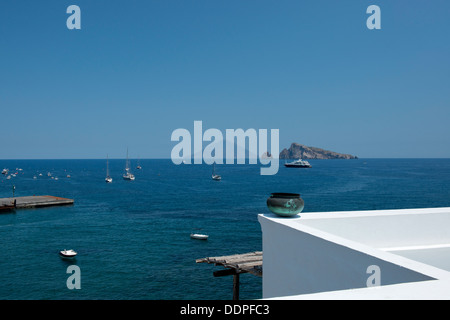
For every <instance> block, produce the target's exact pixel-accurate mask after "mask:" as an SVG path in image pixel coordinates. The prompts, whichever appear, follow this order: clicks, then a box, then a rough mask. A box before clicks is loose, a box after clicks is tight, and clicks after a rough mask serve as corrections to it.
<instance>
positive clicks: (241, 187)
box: [0, 159, 450, 300]
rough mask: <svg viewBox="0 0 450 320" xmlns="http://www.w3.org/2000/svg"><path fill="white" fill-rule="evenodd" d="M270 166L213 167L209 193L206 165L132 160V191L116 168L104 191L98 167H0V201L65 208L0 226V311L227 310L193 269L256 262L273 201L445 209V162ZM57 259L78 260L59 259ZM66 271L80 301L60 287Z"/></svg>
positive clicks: (246, 287) (209, 272)
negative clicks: (109, 307) (115, 303)
mask: <svg viewBox="0 0 450 320" xmlns="http://www.w3.org/2000/svg"><path fill="white" fill-rule="evenodd" d="M280 162H281V163H280V168H279V171H278V173H277V174H276V175H273V176H262V175H260V167H259V165H252V164H241V165H238V164H234V165H225V164H224V165H216V169H215V170H216V173H217V174H220V175H221V176H222V180H221V181H214V180H212V179H211V172H212V167H211V166H210V165H207V164H201V165H194V164H191V165H188V164H181V165H175V164H173V163H172V161H171V160H170V159H140V160H139V164H140V166H141V167H142V169H140V170H138V169H137V168H136V166H137V163H138V161H137V160H132V161H131V164H132V166H131V168H132V172H133V173H134V174H135V176H136V180H135V181H125V180H123V179H122V174H123V172H124V167H125V160H124V159H110V160H109V171H110V174H111V176H112V178H113V182H112V183H110V184H107V183H105V180H104V179H105V176H106V160H0V170H1V169H3V168H8V169H9V170H10V173H14V174H16V175H15V177H12V178H10V179H7V177H6V176H5V175H1V176H0V198H6V197H12V196H13V192H14V195H15V196H17V197H19V196H30V195H53V196H59V197H64V198H70V199H74V201H75V202H74V204H73V205H69V206H61V207H47V208H36V209H22V210H16V212H14V213H2V214H0V239H1V242H0V299H2V300H8V299H11V300H23V299H30V300H68V299H70V300H76V299H80V300H91V299H92V300H93V299H100V300H229V299H232V294H233V277H231V276H225V277H214V276H213V272H214V271H218V270H222V267H221V266H215V265H213V264H206V263H196V259H199V258H205V257H212V256H223V255H231V254H239V253H247V252H252V251H260V250H262V232H261V226H260V224H259V222H258V214H265V213H269V210H268V209H267V205H266V200H267V198H268V197H269V196H270V194H271V193H273V192H290V193H299V194H300V195H301V197H302V199H303V200H304V201H305V207H304V210H303V212H322V211H348V210H381V209H405V208H428V207H430V208H431V207H450V159H352V160H310V163H311V165H312V168H308V169H306V168H301V169H299V168H286V167H284V166H283V160H281V161H280ZM49 173H50V175H51V176H49ZM40 174H42V175H40ZM68 176H69V177H68ZM34 177H36V178H34ZM56 178H57V179H56ZM300 216H301V213H300ZM192 232H195V233H203V234H208V235H209V239H208V240H206V241H202V240H195V239H191V238H190V234H191V233H192ZM64 249H73V250H75V251H77V252H78V255H77V257H76V259H75V260H73V261H68V260H63V259H61V258H60V257H59V255H58V252H59V251H60V250H64ZM280 263H282V261H280ZM73 265H76V266H77V267H78V269H77V270H78V273H77V275H78V278H77V279H78V280H79V281H78V283H79V284H80V287H79V289H77V288H73V287H72V288H70V286H69V285H68V282H69V278H70V277H72V276H73V275H74V274H75V273H73V272H74V271H73V269H72V268H71V267H72V266H73ZM260 298H262V279H261V278H260V277H257V276H255V275H252V274H242V275H241V277H240V299H260Z"/></svg>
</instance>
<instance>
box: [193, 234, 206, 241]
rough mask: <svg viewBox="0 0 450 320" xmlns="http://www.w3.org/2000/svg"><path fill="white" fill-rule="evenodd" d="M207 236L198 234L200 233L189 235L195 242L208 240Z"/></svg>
mask: <svg viewBox="0 0 450 320" xmlns="http://www.w3.org/2000/svg"><path fill="white" fill-rule="evenodd" d="M208 237H209V236H208V235H207V234H200V233H191V238H192V239H197V240H208Z"/></svg>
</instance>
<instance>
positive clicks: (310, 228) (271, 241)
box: [258, 208, 450, 299]
mask: <svg viewBox="0 0 450 320" xmlns="http://www.w3.org/2000/svg"><path fill="white" fill-rule="evenodd" d="M258 219H259V222H260V224H261V228H262V235H263V298H264V299H267V298H277V297H278V298H280V297H281V298H283V297H288V296H289V297H290V298H292V297H295V298H296V299H297V298H298V299H303V298H306V299H309V298H311V294H315V295H317V294H318V293H321V295H320V297H321V298H330V299H333V297H335V298H339V299H342V298H345V297H346V296H347V297H348V298H350V299H353V298H354V297H355V295H357V296H359V297H361V298H362V299H364V297H367V298H370V299H373V298H380V299H384V298H386V297H390V298H393V299H396V298H398V299H403V298H411V296H413V297H417V299H426V298H433V299H434V298H435V295H436V292H443V293H444V294H443V295H442V294H441V295H439V296H440V297H443V298H446V299H449V298H450V208H429V209H404V210H376V211H350V212H314V213H313V212H311V213H301V214H299V215H298V216H297V217H294V218H282V217H278V216H276V215H274V214H260V215H259V216H258ZM424 282H426V283H425V284H424ZM416 284H417V285H416ZM373 286H376V287H378V288H376V289H377V290H369V289H373V288H372V287H373ZM429 286H431V287H435V288H436V290H437V291H436V290H435V291H433V292H434V294H432V292H431V291H430V292H427V291H423V290H422V289H420V288H423V287H427V288H428V287H429ZM368 287H371V288H368ZM364 288H365V289H364ZM393 288H394V289H393ZM414 288H416V290H414ZM355 289H358V290H357V291H355ZM342 290H346V291H342ZM335 291H339V294H336V292H335ZM355 292H356V293H355ZM386 292H388V293H386ZM402 293H403V295H402ZM313 297H314V296H313Z"/></svg>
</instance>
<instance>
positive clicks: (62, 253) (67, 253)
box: [59, 249, 77, 259]
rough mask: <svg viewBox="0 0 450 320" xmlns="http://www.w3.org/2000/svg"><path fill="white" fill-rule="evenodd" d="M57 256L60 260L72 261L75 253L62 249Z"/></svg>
mask: <svg viewBox="0 0 450 320" xmlns="http://www.w3.org/2000/svg"><path fill="white" fill-rule="evenodd" d="M59 255H60V256H61V258H66V259H72V258H75V256H76V255H77V253H76V252H75V251H73V250H72V249H70V250H66V249H64V250H62V251H60V252H59Z"/></svg>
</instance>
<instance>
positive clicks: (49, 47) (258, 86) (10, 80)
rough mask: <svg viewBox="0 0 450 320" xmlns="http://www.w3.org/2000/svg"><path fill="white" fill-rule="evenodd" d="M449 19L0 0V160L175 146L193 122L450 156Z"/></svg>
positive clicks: (343, 145)
mask: <svg viewBox="0 0 450 320" xmlns="http://www.w3.org/2000/svg"><path fill="white" fill-rule="evenodd" d="M71 4H75V5H78V6H79V7H80V8H81V30H68V29H67V27H66V20H67V18H68V17H69V14H67V13H66V9H67V7H68V6H69V5H71ZM371 4H375V5H378V6H379V7H380V8H381V27H382V28H381V30H369V29H367V27H366V20H367V18H368V17H369V15H368V14H366V9H367V7H368V6H369V5H371ZM449 15H450V2H449V1H445V0H433V1H427V2H425V1H411V0H410V1H406V0H396V1H392V0H391V1H382V0H371V1H355V0H341V1H331V0H330V1H320V0H316V1H313V0H310V1H300V0H295V1H283V0H281V1H267V0H258V1H255V0H239V1H237V0H231V1H215V0H213V1H211V0H195V1H194V0H182V1H181V0H177V1H174V0H167V1H156V0H151V1H143V0H142V1H124V0H120V1H100V0H96V1H92V0H91V1H84V0H72V1H63V0H52V1H21V0H18V1H12V0H10V1H2V2H1V3H0V57H1V59H0V111H1V116H2V119H1V122H2V125H1V144H2V147H1V148H0V159H38V158H44V159H45V158H105V157H106V154H109V156H110V158H123V157H125V153H126V148H127V147H128V148H129V150H130V156H131V157H140V158H170V152H171V150H172V148H173V146H174V145H175V144H176V143H174V142H172V141H171V140H170V136H171V133H172V131H173V130H175V129H177V128H186V129H188V130H190V131H191V132H193V124H194V120H202V121H203V127H204V130H205V129H207V128H217V129H220V130H223V132H225V129H237V128H243V129H248V128H254V129H279V130H280V149H283V148H285V147H289V145H290V144H291V143H292V142H298V143H302V144H305V145H308V146H315V147H320V148H324V149H328V150H333V151H336V152H342V153H350V154H354V155H357V156H359V157H362V158H372V157H380V158H389V157H394V158H397V157H450V148H449V147H448V146H449V145H450V125H449V120H450V90H449V88H450V61H449V59H450V40H449V39H450V38H449V34H450V23H449V20H448V18H449Z"/></svg>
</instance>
